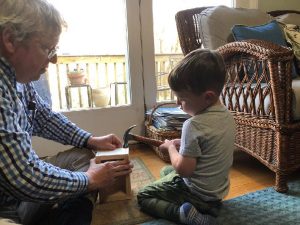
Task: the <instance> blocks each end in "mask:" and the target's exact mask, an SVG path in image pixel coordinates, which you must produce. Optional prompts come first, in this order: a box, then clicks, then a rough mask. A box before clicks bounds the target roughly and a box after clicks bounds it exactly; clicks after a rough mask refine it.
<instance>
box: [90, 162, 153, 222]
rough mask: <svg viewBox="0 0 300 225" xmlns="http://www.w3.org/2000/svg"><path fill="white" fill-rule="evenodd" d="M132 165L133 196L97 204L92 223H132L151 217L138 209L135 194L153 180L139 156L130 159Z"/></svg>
mask: <svg viewBox="0 0 300 225" xmlns="http://www.w3.org/2000/svg"><path fill="white" fill-rule="evenodd" d="M131 161H132V163H133V165H134V167H133V171H132V173H131V175H130V179H131V188H132V191H133V197H132V199H131V200H123V201H114V202H108V203H104V204H97V205H96V206H95V210H94V213H93V222H92V225H134V224H140V223H143V222H145V221H148V220H151V219H152V218H151V217H150V216H148V215H146V214H144V213H142V212H141V211H140V210H139V207H138V205H137V200H136V194H137V192H138V190H140V189H141V188H142V187H144V186H145V185H147V184H149V183H151V182H152V181H154V180H155V178H154V176H153V175H152V174H151V172H150V171H149V170H148V168H147V167H146V166H145V164H144V163H143V161H142V160H141V159H140V158H133V159H131Z"/></svg>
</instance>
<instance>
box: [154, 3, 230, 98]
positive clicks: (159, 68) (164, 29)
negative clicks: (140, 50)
mask: <svg viewBox="0 0 300 225" xmlns="http://www.w3.org/2000/svg"><path fill="white" fill-rule="evenodd" d="M232 4H233V3H232V0H224V1H222V5H227V6H230V7H232ZM216 5H220V1H219V0H202V1H199V0H163V1H162V0H153V23H154V44H155V73H156V84H157V101H158V102H159V101H169V100H174V96H173V95H172V93H171V91H170V89H169V85H168V82H167V77H168V73H169V72H170V70H171V69H172V68H173V67H174V65H176V63H177V62H178V61H179V60H180V59H181V58H182V57H183V55H182V51H181V48H180V44H179V39H178V34H177V28H176V23H175V14H176V13H177V12H178V11H180V10H184V9H188V8H195V7H203V6H216Z"/></svg>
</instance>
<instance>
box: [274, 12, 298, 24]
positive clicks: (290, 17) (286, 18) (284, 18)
mask: <svg viewBox="0 0 300 225" xmlns="http://www.w3.org/2000/svg"><path fill="white" fill-rule="evenodd" d="M274 19H276V20H277V21H279V22H281V23H286V24H296V25H300V14H297V13H287V14H284V15H281V16H277V17H274Z"/></svg>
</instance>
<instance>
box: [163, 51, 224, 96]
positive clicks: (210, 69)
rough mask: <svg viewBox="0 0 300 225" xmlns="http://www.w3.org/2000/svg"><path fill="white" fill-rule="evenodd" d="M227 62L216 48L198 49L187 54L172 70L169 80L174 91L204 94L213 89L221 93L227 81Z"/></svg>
mask: <svg viewBox="0 0 300 225" xmlns="http://www.w3.org/2000/svg"><path fill="white" fill-rule="evenodd" d="M225 76H226V71H225V64H224V61H223V58H222V56H221V55H220V53H218V52H217V51H215V50H209V49H197V50H194V51H192V52H190V53H189V54H188V55H186V56H185V57H184V58H183V59H182V60H181V61H180V62H179V63H178V64H177V65H176V66H175V68H174V69H173V70H172V71H171V72H170V74H169V77H168V82H169V85H170V88H171V89H172V90H173V91H176V92H179V91H183V90H187V91H191V92H192V93H194V94H197V95H198V94H202V93H203V92H205V91H206V90H209V89H212V90H214V91H215V92H216V94H218V95H220V93H221V91H222V88H223V86H224V82H225Z"/></svg>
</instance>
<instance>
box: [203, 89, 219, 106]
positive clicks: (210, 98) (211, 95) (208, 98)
mask: <svg viewBox="0 0 300 225" xmlns="http://www.w3.org/2000/svg"><path fill="white" fill-rule="evenodd" d="M216 97H217V95H216V93H215V92H214V91H211V90H208V91H206V92H205V95H204V99H205V102H206V103H207V104H211V103H212V102H214V101H215V100H216Z"/></svg>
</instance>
